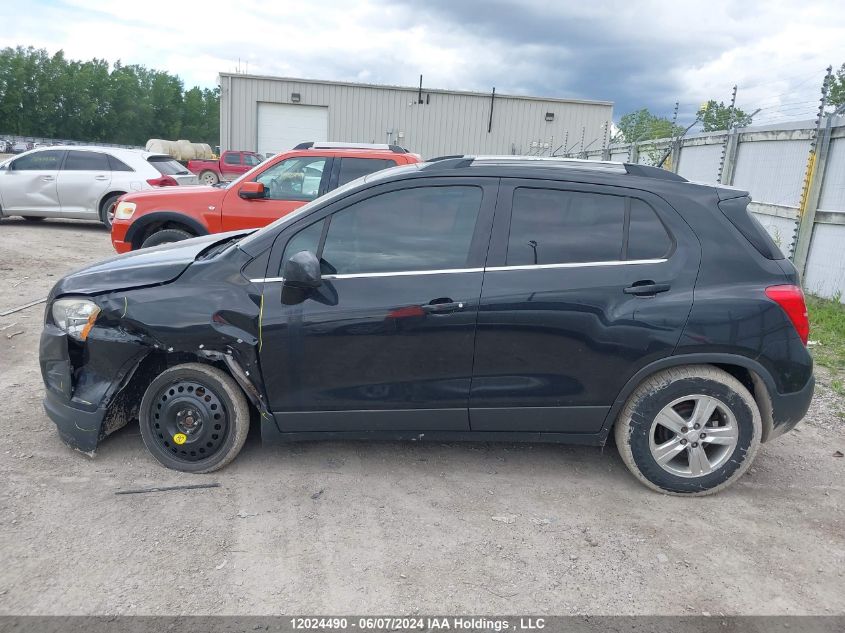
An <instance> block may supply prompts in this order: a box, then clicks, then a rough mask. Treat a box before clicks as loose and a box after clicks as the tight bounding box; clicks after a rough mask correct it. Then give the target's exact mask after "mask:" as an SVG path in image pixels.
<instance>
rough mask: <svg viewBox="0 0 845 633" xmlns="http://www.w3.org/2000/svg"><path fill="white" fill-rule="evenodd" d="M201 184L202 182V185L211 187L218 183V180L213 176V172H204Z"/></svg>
mask: <svg viewBox="0 0 845 633" xmlns="http://www.w3.org/2000/svg"><path fill="white" fill-rule="evenodd" d="M202 182H203V184H204V185H208V186H209V187H213V186H214V185H216V184H217V183H218V182H220V180H219V179H218V178H217V176H216V175H215V174H214V172H212V171H207V172H205V174H203V177H202Z"/></svg>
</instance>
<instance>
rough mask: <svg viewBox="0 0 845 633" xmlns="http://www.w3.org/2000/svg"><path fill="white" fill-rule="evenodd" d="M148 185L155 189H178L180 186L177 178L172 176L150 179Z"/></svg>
mask: <svg viewBox="0 0 845 633" xmlns="http://www.w3.org/2000/svg"><path fill="white" fill-rule="evenodd" d="M147 184H150V185H152V186H153V187H176V186H178V185H179V183H178V182H176V179H175V178H172V177H171V176H162V177H161V178H150V179H149V180H148V181H147Z"/></svg>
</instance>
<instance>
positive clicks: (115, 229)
mask: <svg viewBox="0 0 845 633" xmlns="http://www.w3.org/2000/svg"><path fill="white" fill-rule="evenodd" d="M129 225H130V222H128V221H125V220H115V221H114V223H113V224H112V227H111V243H112V246H114V250H116V251H117V252H118V253H128V252H129V251H131V250H132V243H131V242H127V241H126V233H127V232H128V231H129Z"/></svg>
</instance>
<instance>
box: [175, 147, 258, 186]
mask: <svg viewBox="0 0 845 633" xmlns="http://www.w3.org/2000/svg"><path fill="white" fill-rule="evenodd" d="M263 160H264V159H263V158H262V157H261V155H260V154H256V153H255V152H238V151H226V152H223V154H221V155H220V158H219V159H217V160H203V159H196V160H189V161H188V165H187V167H188V171H190V172H191V173H193V174H196V175H197V176H198V177H199V181H200V182H201V183H202V184H204V185H208V186H213V185H216V184H217V183H219V182H231V181H232V180H235V179H236V178H238V177H240V176H242V175H243V174H245V173H246V172H248V171H249V170H251V169H252V168H253V167H255V166H256V165H258V164H259V163H261V162H262V161H263Z"/></svg>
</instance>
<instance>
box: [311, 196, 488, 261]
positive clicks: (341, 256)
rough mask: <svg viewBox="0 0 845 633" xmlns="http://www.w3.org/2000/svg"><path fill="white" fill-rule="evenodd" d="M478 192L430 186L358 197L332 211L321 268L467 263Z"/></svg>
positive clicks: (479, 197)
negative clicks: (359, 198)
mask: <svg viewBox="0 0 845 633" xmlns="http://www.w3.org/2000/svg"><path fill="white" fill-rule="evenodd" d="M481 198H482V191H481V189H480V188H479V187H475V186H445V187H434V186H432V187H417V188H413V189H405V190H402V191H392V192H389V193H383V194H380V195H377V196H374V197H372V198H368V199H366V200H362V201H360V202H356V203H355V204H352V205H350V206H349V207H347V208H345V209H343V210H341V211H338V212H337V213H335V214H334V215H333V216H332V217H331V223H330V224H329V230H328V233H327V235H326V243H325V245H324V247H323V252H322V260H323V266H324V272H336V273H337V274H356V273H358V274H366V273H381V272H406V271H407V272H411V271H423V270H442V269H454V268H465V267H466V266H467V261H468V258H469V254H470V244H471V242H472V235H473V232H474V231H475V223H476V219H477V218H478V212H479V209H480V207H481Z"/></svg>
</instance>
